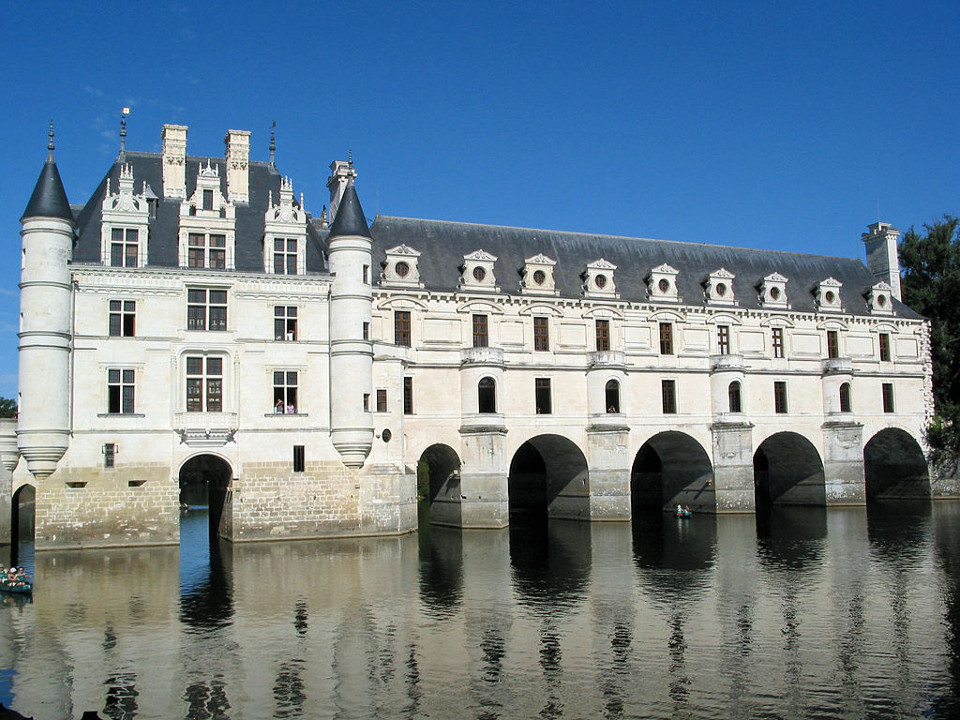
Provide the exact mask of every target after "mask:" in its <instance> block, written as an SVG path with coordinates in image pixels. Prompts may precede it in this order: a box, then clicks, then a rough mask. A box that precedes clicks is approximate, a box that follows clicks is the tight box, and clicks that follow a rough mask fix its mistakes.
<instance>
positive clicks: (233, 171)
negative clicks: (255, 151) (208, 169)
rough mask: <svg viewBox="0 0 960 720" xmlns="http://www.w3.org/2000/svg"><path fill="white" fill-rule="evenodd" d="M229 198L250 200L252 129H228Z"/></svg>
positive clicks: (238, 200)
mask: <svg viewBox="0 0 960 720" xmlns="http://www.w3.org/2000/svg"><path fill="white" fill-rule="evenodd" d="M223 142H224V143H225V144H226V146H227V154H226V158H227V200H228V201H229V202H232V203H236V202H241V203H245V202H250V131H249V130H227V135H226V137H225V138H223Z"/></svg>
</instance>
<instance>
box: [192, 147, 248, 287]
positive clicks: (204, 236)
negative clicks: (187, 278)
mask: <svg viewBox="0 0 960 720" xmlns="http://www.w3.org/2000/svg"><path fill="white" fill-rule="evenodd" d="M235 226H236V208H235V207H234V205H233V203H230V202H227V199H226V198H225V197H224V196H223V192H222V191H221V189H220V168H219V166H218V165H215V164H211V162H210V161H209V160H208V161H207V164H206V165H201V166H200V169H199V171H198V172H197V187H196V189H195V190H194V192H193V195H191V196H190V197H189V198H187V199H186V200H184V201H183V202H181V203H180V247H179V257H180V265H181V267H201V268H211V269H213V268H215V269H219V270H233V269H234V267H235V265H234V260H235V257H234V248H235V242H236V227H235Z"/></svg>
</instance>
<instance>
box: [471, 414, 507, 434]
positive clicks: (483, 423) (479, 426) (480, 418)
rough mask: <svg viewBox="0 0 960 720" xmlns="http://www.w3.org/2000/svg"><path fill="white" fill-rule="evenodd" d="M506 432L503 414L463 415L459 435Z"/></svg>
mask: <svg viewBox="0 0 960 720" xmlns="http://www.w3.org/2000/svg"><path fill="white" fill-rule="evenodd" d="M506 432H507V426H506V423H505V421H504V418H503V413H464V414H463V417H462V418H461V422H460V434H461V435H473V434H476V433H501V434H505V433H506Z"/></svg>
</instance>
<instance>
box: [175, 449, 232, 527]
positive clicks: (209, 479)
mask: <svg viewBox="0 0 960 720" xmlns="http://www.w3.org/2000/svg"><path fill="white" fill-rule="evenodd" d="M232 477H233V469H232V468H231V467H230V464H229V463H228V462H227V461H226V460H224V459H223V458H220V457H217V456H216V455H197V456H196V457H192V458H190V459H189V460H187V461H186V462H185V463H184V464H183V466H182V467H181V468H180V512H181V513H182V514H183V515H187V514H189V513H191V512H194V513H202V512H204V511H205V512H206V513H207V519H208V520H207V529H208V531H209V534H210V536H211V537H226V538H229V537H230V532H229V525H230V518H229V517H227V516H225V515H224V512H223V509H224V505H225V502H226V498H227V488H228V486H229V485H230V479H231V478H232Z"/></svg>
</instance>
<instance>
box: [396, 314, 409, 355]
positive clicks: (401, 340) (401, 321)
mask: <svg viewBox="0 0 960 720" xmlns="http://www.w3.org/2000/svg"><path fill="white" fill-rule="evenodd" d="M393 344H394V345H400V346H401V347H410V311H409V310H397V311H395V312H394V313H393Z"/></svg>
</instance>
